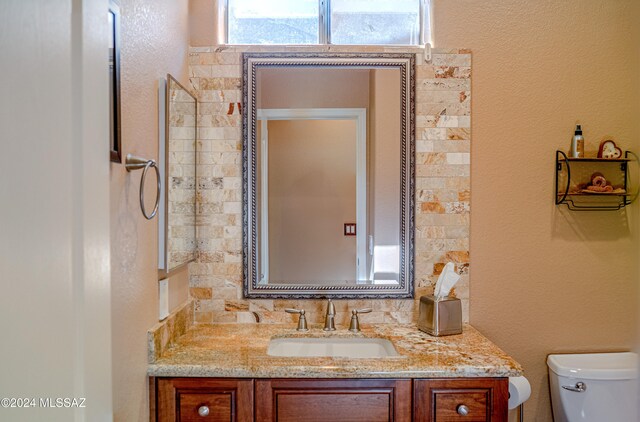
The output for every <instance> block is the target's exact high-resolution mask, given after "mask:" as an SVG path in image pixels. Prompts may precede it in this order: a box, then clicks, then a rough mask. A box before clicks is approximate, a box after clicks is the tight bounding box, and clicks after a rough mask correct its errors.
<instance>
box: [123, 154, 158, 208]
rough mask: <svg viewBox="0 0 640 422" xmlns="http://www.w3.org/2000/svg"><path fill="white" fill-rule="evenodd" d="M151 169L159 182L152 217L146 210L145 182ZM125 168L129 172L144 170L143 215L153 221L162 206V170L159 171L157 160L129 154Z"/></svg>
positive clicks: (141, 180)
mask: <svg viewBox="0 0 640 422" xmlns="http://www.w3.org/2000/svg"><path fill="white" fill-rule="evenodd" d="M150 167H153V169H154V170H155V171H156V181H157V189H156V205H155V206H154V207H153V211H152V212H151V214H150V215H148V214H147V211H146V210H145V209H144V180H145V179H146V177H147V170H149V168H150ZM125 168H126V169H127V171H129V172H130V171H132V170H140V169H142V178H141V179H140V209H141V210H142V215H144V218H146V219H147V220H151V219H152V218H153V217H155V216H156V214H157V213H158V205H160V189H161V187H162V186H161V184H160V170H158V166H157V165H156V162H155V160H147V159H146V158H142V157H136V156H135V155H131V154H127V159H126V161H125Z"/></svg>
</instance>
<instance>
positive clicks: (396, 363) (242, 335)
mask: <svg viewBox="0 0 640 422" xmlns="http://www.w3.org/2000/svg"><path fill="white" fill-rule="evenodd" d="M294 328H295V327H294V326H293V325H288V324H287V325H284V324H214V325H204V324H200V325H195V326H193V327H192V328H190V329H189V330H188V331H187V333H186V334H185V335H183V336H182V337H181V338H179V339H178V340H177V342H176V344H175V345H174V346H172V347H171V348H169V349H168V350H166V351H165V352H164V354H163V355H162V356H160V357H159V358H158V359H156V360H155V362H152V363H150V364H149V369H148V374H149V376H159V377H160V376H162V377H241V378H436V377H508V376H518V375H522V368H521V366H520V365H519V364H518V363H517V362H515V361H514V360H513V359H512V358H510V357H509V356H508V355H507V354H505V353H504V352H503V351H502V350H500V349H499V348H498V347H497V346H496V345H494V344H493V343H491V342H490V341H489V340H488V339H487V338H486V337H484V336H483V335H482V334H480V333H479V332H478V331H477V330H476V329H474V328H473V327H471V326H469V325H465V326H464V329H463V333H462V334H460V335H454V336H446V337H432V336H430V335H428V334H426V333H423V332H421V331H419V330H418V329H417V328H416V326H415V325H413V324H407V325H398V324H378V325H375V326H365V327H363V330H362V332H361V333H358V334H353V333H351V332H349V331H347V330H345V329H344V328H339V329H338V331H334V332H331V333H326V332H324V331H322V329H321V327H319V326H311V327H310V328H311V329H310V330H309V331H308V332H306V333H299V332H297V331H295V329H294ZM328 336H330V337H379V338H385V339H388V340H390V341H391V342H392V343H393V345H394V346H395V348H396V350H397V351H398V353H400V355H401V356H398V357H387V358H376V359H350V358H324V357H323V358H315V357H314V358H290V357H273V356H269V355H267V347H268V344H269V340H270V339H272V338H281V337H328Z"/></svg>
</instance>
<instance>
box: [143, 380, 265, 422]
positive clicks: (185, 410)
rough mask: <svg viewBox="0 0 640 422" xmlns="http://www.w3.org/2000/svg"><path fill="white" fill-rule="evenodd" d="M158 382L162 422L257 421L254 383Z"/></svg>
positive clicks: (159, 416)
mask: <svg viewBox="0 0 640 422" xmlns="http://www.w3.org/2000/svg"><path fill="white" fill-rule="evenodd" d="M156 382H157V388H156V394H157V396H156V400H155V407H156V409H155V414H156V415H157V421H158V422H169V421H171V422H176V421H179V422H192V421H201V422H222V421H224V422H251V421H253V380H242V379H211V378H157V380H156ZM152 412H153V406H152ZM152 420H153V418H152Z"/></svg>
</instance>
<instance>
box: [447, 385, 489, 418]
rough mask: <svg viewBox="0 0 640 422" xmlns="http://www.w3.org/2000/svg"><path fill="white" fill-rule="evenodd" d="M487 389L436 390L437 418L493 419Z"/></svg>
mask: <svg viewBox="0 0 640 422" xmlns="http://www.w3.org/2000/svg"><path fill="white" fill-rule="evenodd" d="M488 395H489V393H488V391H487V390H482V391H478V390H467V391H448V390H444V391H436V392H435V394H434V401H435V409H434V413H435V420H436V421H442V422H445V421H446V422H448V421H452V422H454V421H469V422H486V421H489V420H491V419H490V417H491V416H490V415H489V403H488V402H487V396H488Z"/></svg>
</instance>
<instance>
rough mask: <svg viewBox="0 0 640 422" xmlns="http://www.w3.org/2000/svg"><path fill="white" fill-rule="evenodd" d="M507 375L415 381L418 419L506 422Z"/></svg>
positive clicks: (422, 421) (448, 421)
mask: <svg viewBox="0 0 640 422" xmlns="http://www.w3.org/2000/svg"><path fill="white" fill-rule="evenodd" d="M508 399H509V383H508V379H507V378H476V379H469V378H467V379H433V380H432V379H424V380H415V381H414V395H413V402H414V412H415V420H416V421H417V422H458V421H468V422H506V421H507V402H508Z"/></svg>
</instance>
